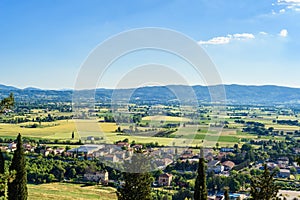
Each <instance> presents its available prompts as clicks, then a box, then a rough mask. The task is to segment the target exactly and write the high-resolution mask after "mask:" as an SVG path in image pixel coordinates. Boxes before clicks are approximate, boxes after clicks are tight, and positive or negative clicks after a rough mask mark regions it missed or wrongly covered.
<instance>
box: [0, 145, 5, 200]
mask: <svg viewBox="0 0 300 200" xmlns="http://www.w3.org/2000/svg"><path fill="white" fill-rule="evenodd" d="M4 173H5V160H4V157H3V153H2V152H1V151H0V176H1V177H0V184H1V188H0V198H1V197H4V196H5V179H4V177H2V176H4Z"/></svg>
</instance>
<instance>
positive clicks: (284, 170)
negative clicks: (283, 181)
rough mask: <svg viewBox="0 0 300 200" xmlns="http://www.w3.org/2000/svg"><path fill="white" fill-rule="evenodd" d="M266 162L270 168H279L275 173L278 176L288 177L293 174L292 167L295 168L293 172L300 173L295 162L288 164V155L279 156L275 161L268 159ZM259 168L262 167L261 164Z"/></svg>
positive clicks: (299, 168) (299, 167)
mask: <svg viewBox="0 0 300 200" xmlns="http://www.w3.org/2000/svg"><path fill="white" fill-rule="evenodd" d="M266 164H267V167H268V168H269V169H270V170H273V169H275V168H279V172H278V174H277V177H279V178H290V176H291V175H292V174H293V172H292V171H291V169H292V168H294V169H296V171H295V174H300V166H299V165H298V164H297V163H296V162H293V163H292V164H290V160H289V158H288V157H279V158H278V159H277V160H276V161H272V162H271V161H269V162H267V163H266ZM260 168H261V169H263V167H262V166H261V167H260Z"/></svg>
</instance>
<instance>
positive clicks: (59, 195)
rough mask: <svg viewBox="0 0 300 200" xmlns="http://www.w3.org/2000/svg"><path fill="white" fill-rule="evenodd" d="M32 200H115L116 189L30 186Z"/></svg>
mask: <svg viewBox="0 0 300 200" xmlns="http://www.w3.org/2000/svg"><path fill="white" fill-rule="evenodd" d="M28 193H29V196H28V199H30V200H50V199H52V200H53V199H57V200H58V199H59V200H88V199H90V200H96V199H101V200H115V199H117V196H116V193H115V189H114V188H111V187H101V186H84V185H80V184H69V183H49V184H41V185H32V184H29V185H28Z"/></svg>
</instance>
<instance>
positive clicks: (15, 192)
mask: <svg viewBox="0 0 300 200" xmlns="http://www.w3.org/2000/svg"><path fill="white" fill-rule="evenodd" d="M9 170H10V171H13V170H14V171H15V172H16V177H15V179H14V180H13V181H12V182H10V183H8V200H27V196H28V192H27V173H26V160H25V155H24V147H23V142H22V137H21V134H20V133H19V135H18V137H17V149H16V150H15V152H14V156H13V159H12V163H11V165H10V167H9Z"/></svg>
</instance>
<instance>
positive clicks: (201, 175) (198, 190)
mask: <svg viewBox="0 0 300 200" xmlns="http://www.w3.org/2000/svg"><path fill="white" fill-rule="evenodd" d="M205 168H206V164H205V160H204V155H203V150H202V149H201V150H200V158H199V164H198V169H197V177H196V181H195V189H194V191H195V192H194V200H207V186H206V173H205Z"/></svg>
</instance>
